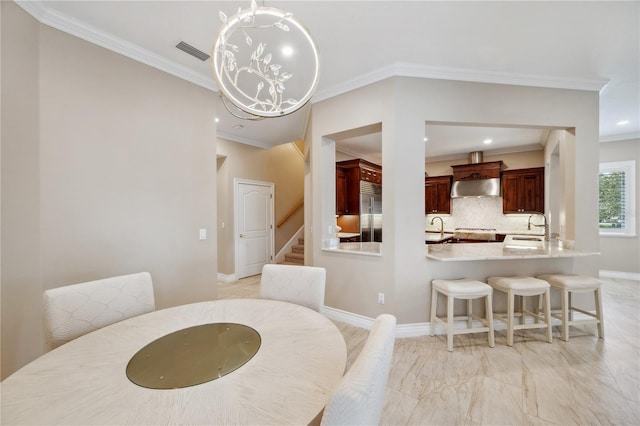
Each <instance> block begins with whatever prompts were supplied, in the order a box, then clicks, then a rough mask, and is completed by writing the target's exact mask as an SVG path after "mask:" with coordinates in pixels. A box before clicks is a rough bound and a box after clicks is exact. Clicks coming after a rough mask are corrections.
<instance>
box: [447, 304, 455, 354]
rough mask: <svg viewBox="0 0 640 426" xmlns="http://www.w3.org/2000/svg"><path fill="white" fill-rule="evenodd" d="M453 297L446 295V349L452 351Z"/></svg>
mask: <svg viewBox="0 0 640 426" xmlns="http://www.w3.org/2000/svg"><path fill="white" fill-rule="evenodd" d="M453 300H454V299H453V297H451V296H447V329H448V330H447V350H448V351H449V352H453Z"/></svg>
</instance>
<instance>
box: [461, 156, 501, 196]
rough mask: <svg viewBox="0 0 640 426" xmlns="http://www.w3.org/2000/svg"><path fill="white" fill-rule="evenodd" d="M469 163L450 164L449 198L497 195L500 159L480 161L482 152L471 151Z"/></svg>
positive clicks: (498, 193) (498, 191)
mask: <svg viewBox="0 0 640 426" xmlns="http://www.w3.org/2000/svg"><path fill="white" fill-rule="evenodd" d="M470 161H471V164H468V165H464V166H452V168H453V185H452V186H451V198H466V197H499V196H500V177H499V176H500V167H501V165H502V161H494V162H491V163H483V162H482V152H480V151H476V152H472V153H471V155H470Z"/></svg>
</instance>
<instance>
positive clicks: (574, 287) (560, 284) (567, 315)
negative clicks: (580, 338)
mask: <svg viewBox="0 0 640 426" xmlns="http://www.w3.org/2000/svg"><path fill="white" fill-rule="evenodd" d="M538 278H539V279H541V280H545V281H547V282H548V283H549V284H550V285H551V287H553V288H556V289H558V290H560V292H561V295H562V299H561V301H562V302H561V304H562V306H561V309H560V315H558V314H556V313H552V314H551V316H552V317H554V318H556V319H559V320H560V321H562V340H564V341H565V342H568V341H569V326H570V325H576V324H585V323H587V324H588V323H592V324H597V325H598V337H599V338H601V339H604V320H603V318H602V295H601V294H600V281H599V280H598V279H596V278H593V277H589V276H586V275H571V274H546V275H538ZM591 292H593V298H594V302H595V313H594V312H590V311H587V310H584V309H580V308H576V307H575V306H573V305H572V303H571V294H572V293H591ZM574 311H576V312H580V313H581V314H584V315H587V316H589V317H590V318H582V319H578V320H574V319H573V312H574Z"/></svg>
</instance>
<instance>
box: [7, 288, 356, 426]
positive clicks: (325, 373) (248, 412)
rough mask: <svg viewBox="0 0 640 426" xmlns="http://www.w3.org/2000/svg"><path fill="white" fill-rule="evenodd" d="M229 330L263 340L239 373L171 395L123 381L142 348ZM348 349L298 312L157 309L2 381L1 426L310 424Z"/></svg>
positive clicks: (263, 303) (251, 304) (269, 303)
mask: <svg viewBox="0 0 640 426" xmlns="http://www.w3.org/2000/svg"><path fill="white" fill-rule="evenodd" d="M210 323H235V324H243V325H246V326H248V327H251V328H252V329H254V330H255V331H257V332H258V334H259V335H260V339H261V342H260V347H259V349H258V351H257V353H255V355H254V356H253V357H252V358H251V359H249V361H247V362H246V363H245V364H244V365H242V366H240V367H239V368H237V369H236V370H234V371H232V372H230V373H229V374H227V375H224V376H222V377H220V378H216V379H214V380H211V381H208V382H205V383H201V384H198V385H195V386H188V387H182V388H177V389H149V388H147V387H142V386H139V385H136V384H134V383H133V382H132V381H130V380H129V378H128V377H127V372H126V369H127V364H128V363H129V361H130V359H131V358H132V357H133V356H134V355H135V354H136V353H137V352H138V351H140V349H142V348H143V347H145V346H146V345H148V344H149V343H151V342H153V341H155V340H156V339H159V338H161V337H163V336H166V335H167V334H170V333H174V332H176V331H178V330H183V329H186V328H189V327H194V326H197V325H201V324H210ZM346 356H347V350H346V345H345V342H344V339H343V337H342V334H341V333H340V331H339V330H338V328H337V327H336V326H335V324H333V323H332V322H331V321H330V320H329V319H327V318H326V317H325V316H323V315H322V314H320V313H318V312H316V311H313V310H311V309H308V308H306V307H303V306H299V305H295V304H291V303H286V302H281V301H275V300H264V299H225V300H215V301H208V302H200V303H194V304H189V305H182V306H176V307H172V308H167V309H162V310H157V311H154V312H151V313H148V314H144V315H141V316H137V317H134V318H130V319H127V320H124V321H121V322H118V323H115V324H112V325H109V326H107V327H104V328H102V329H99V330H96V331H94V332H92V333H89V334H86V335H84V336H82V337H79V338H77V339H75V340H73V341H71V342H69V343H67V344H65V345H63V346H60V347H59V348H57V349H55V350H53V351H51V352H48V353H46V354H44V355H43V356H41V357H40V358H38V359H36V360H34V361H33V362H31V363H30V364H28V365H26V366H24V367H23V368H21V369H20V370H18V371H16V372H15V373H14V374H12V375H11V376H9V377H8V378H6V379H5V380H4V381H3V382H2V383H1V388H0V392H1V394H2V411H1V414H0V415H1V417H0V423H1V424H3V425H9V424H41V425H45V424H46V425H53V424H65V425H70V424H83V425H90V424H100V425H106V424H109V425H117V424H129V425H150V424H153V425H156V424H207V425H225V424H238V425H242V424H254V425H264V424H279V425H281V424H308V423H309V422H311V421H312V420H313V419H314V418H315V417H316V416H317V415H318V414H319V413H320V412H321V410H322V409H323V407H324V406H325V405H326V403H327V401H328V400H329V397H330V395H331V393H332V392H333V390H334V389H335V387H336V386H337V384H338V382H339V381H340V379H341V378H342V376H343V373H344V369H345V365H346Z"/></svg>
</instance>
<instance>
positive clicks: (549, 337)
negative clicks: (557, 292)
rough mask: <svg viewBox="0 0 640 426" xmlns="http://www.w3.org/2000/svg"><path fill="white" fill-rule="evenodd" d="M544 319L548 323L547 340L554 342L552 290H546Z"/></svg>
mask: <svg viewBox="0 0 640 426" xmlns="http://www.w3.org/2000/svg"><path fill="white" fill-rule="evenodd" d="M544 320H545V322H546V323H547V342H549V343H551V342H553V330H552V329H551V290H550V289H548V288H547V290H546V291H545V292H544Z"/></svg>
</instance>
